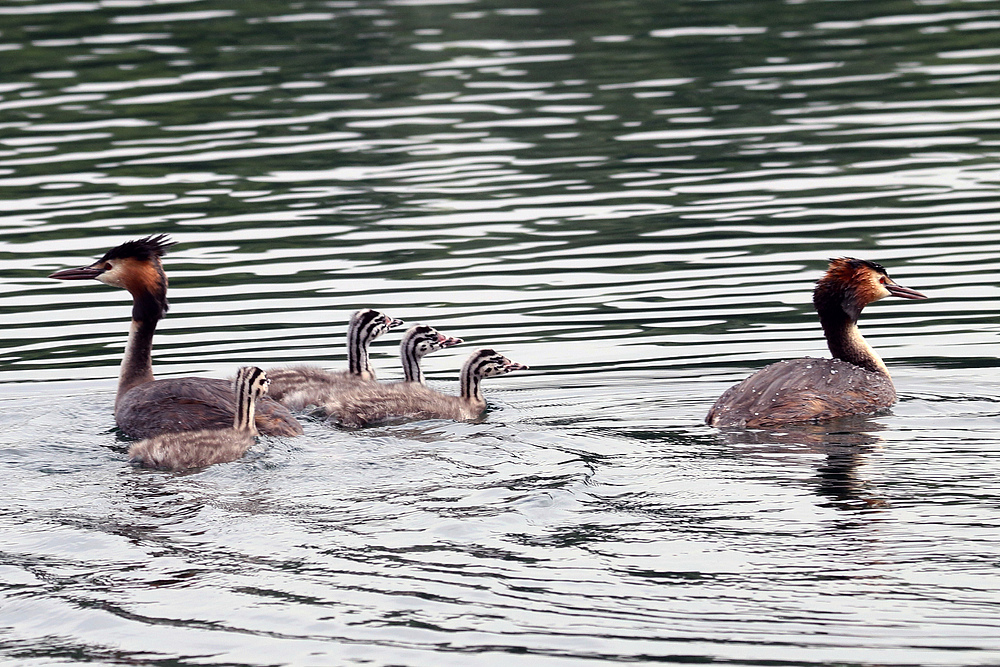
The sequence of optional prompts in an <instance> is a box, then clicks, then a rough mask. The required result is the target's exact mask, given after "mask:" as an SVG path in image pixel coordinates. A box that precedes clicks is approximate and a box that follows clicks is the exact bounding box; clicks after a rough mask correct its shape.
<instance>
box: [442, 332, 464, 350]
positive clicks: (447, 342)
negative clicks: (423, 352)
mask: <svg viewBox="0 0 1000 667" xmlns="http://www.w3.org/2000/svg"><path fill="white" fill-rule="evenodd" d="M464 342H465V341H464V340H462V339H461V338H452V337H448V336H445V335H444V334H438V345H440V346H441V347H451V346H453V345H461V344H462V343H464Z"/></svg>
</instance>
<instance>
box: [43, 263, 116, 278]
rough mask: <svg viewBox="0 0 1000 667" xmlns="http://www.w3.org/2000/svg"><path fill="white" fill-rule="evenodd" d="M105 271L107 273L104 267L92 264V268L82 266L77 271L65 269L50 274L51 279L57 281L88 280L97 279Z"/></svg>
mask: <svg viewBox="0 0 1000 667" xmlns="http://www.w3.org/2000/svg"><path fill="white" fill-rule="evenodd" d="M105 271H107V269H106V268H104V267H103V266H98V265H97V264H91V265H90V266H80V267H77V268H75V269H63V270H61V271H56V272H55V273H50V274H49V278H55V279H56V280H87V279H88V278H96V277H97V276H99V275H101V274H102V273H104V272H105Z"/></svg>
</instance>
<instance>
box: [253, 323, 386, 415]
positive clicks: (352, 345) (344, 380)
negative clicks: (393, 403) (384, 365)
mask: <svg viewBox="0 0 1000 667" xmlns="http://www.w3.org/2000/svg"><path fill="white" fill-rule="evenodd" d="M401 324H403V320H397V319H395V318H392V317H389V316H388V315H386V314H385V313H380V312H379V311H377V310H372V309H371V308H365V309H363V310H359V311H357V312H356V313H354V314H353V315H352V316H351V322H350V324H348V326H347V370H346V371H328V370H325V369H323V368H320V367H319V366H285V367H278V368H271V369H268V371H267V374H268V376H269V377H270V378H271V396H272V397H273V398H274V399H275V400H277V401H279V402H280V403H281V404H282V405H285V406H287V407H288V408H290V409H292V410H301V409H303V408H305V407H306V406H307V405H317V404H319V403H321V402H322V401H323V400H325V397H326V394H327V393H329V392H330V391H333V390H335V389H343V388H345V387H349V386H352V385H354V384H355V383H358V382H374V381H375V379H376V378H375V369H374V368H372V364H371V359H370V357H369V354H368V347H369V346H370V345H371V344H372V341H374V340H375V339H376V338H378V337H379V336H381V335H382V334H384V333H385V332H387V331H388V330H389V329H393V328H395V327H398V326H400V325H401Z"/></svg>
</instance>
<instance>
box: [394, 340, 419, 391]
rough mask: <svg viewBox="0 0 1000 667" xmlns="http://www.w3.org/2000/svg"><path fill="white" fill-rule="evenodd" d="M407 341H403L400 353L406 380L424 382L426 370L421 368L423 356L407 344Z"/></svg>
mask: <svg viewBox="0 0 1000 667" xmlns="http://www.w3.org/2000/svg"><path fill="white" fill-rule="evenodd" d="M407 342H408V341H405V340H404V341H403V344H402V346H401V347H400V354H399V356H400V359H401V360H402V362H403V378H404V381H405V382H417V383H419V384H424V382H425V381H424V371H423V370H422V369H421V368H420V359H421V357H420V355H419V354H417V351H416V350H415V349H414V348H412V347H410V346H409V345H407V344H406V343H407Z"/></svg>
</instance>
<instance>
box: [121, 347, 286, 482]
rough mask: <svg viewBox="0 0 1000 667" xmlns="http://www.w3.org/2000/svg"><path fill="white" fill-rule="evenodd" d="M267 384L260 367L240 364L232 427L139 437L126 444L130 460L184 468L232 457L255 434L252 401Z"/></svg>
mask: <svg viewBox="0 0 1000 667" xmlns="http://www.w3.org/2000/svg"><path fill="white" fill-rule="evenodd" d="M267 384H268V379H267V375H266V374H265V373H264V371H262V370H261V369H259V368H256V367H254V366H246V367H244V368H241V369H240V370H239V371H237V373H236V379H235V380H233V394H234V398H235V400H236V416H235V417H234V418H233V426H232V428H224V429H200V430H197V431H186V432H180V433H161V434H160V435H156V436H153V437H152V438H147V439H145V440H140V441H139V442H136V443H134V444H133V445H132V446H131V447H129V450H128V458H129V463H131V464H132V465H134V466H140V467H143V468H157V469H160V470H184V469H187V468H201V467H204V466H208V465H212V464H213V463H226V462H228V461H235V460H236V459H238V458H240V457H241V456H243V455H244V454H245V453H246V451H247V450H248V449H249V448H250V447H251V446H252V445H253V443H254V438H255V437H256V436H257V426H256V425H255V424H254V405H255V404H256V402H257V400H258V399H259V398H260V397H261V396H263V395H264V394H266V393H267Z"/></svg>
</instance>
